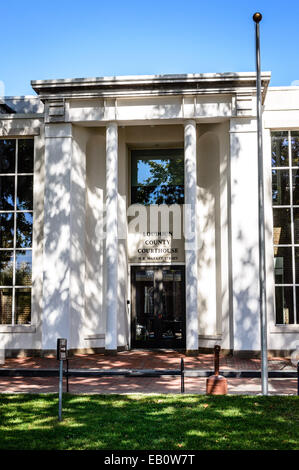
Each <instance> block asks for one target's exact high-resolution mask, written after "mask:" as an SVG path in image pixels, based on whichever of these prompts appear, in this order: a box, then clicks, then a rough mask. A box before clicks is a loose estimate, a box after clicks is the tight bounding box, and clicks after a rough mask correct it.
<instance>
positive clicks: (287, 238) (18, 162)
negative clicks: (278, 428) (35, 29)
mask: <svg viewBox="0 0 299 470" xmlns="http://www.w3.org/2000/svg"><path fill="white" fill-rule="evenodd" d="M270 76H271V74H270V73H269V72H263V73H262V100H263V144H264V152H263V163H264V184H265V227H266V273H267V274H266V289H267V318H268V322H267V325H268V326H267V328H268V332H267V337H268V349H269V351H271V352H272V353H276V354H283V353H285V354H288V353H289V352H291V351H292V350H294V349H295V347H296V342H297V341H299V178H298V175H299V173H298V171H299V87H270V86H269V82H270ZM32 88H33V90H34V92H35V95H32V96H25V97H6V98H2V99H1V100H0V219H1V223H0V348H2V349H5V351H6V355H7V356H8V355H17V354H24V353H25V354H45V353H48V352H49V351H53V350H55V348H56V340H57V338H58V337H63V338H67V340H68V347H69V349H70V350H72V351H74V352H76V351H77V352H78V351H85V352H90V351H104V350H106V351H108V352H110V353H112V352H116V351H117V350H118V351H119V350H124V349H138V348H143V349H151V348H158V349H179V350H187V351H189V352H196V351H198V350H206V351H209V350H210V349H211V348H213V347H214V345H215V344H220V345H221V347H222V349H223V350H224V351H226V352H233V353H234V354H244V355H245V354H257V353H258V352H259V351H260V312H259V263H258V229H259V227H258V162H257V132H256V130H257V121H256V74H255V73H221V74H190V75H188V74H186V75H161V76H127V77H104V78H92V79H66V80H42V81H33V82H32Z"/></svg>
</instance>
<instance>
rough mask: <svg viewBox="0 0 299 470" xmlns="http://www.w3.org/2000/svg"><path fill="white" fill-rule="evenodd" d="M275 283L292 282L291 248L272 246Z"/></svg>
mask: <svg viewBox="0 0 299 470" xmlns="http://www.w3.org/2000/svg"><path fill="white" fill-rule="evenodd" d="M274 269H275V284H292V283H293V271H292V248H291V247H274Z"/></svg>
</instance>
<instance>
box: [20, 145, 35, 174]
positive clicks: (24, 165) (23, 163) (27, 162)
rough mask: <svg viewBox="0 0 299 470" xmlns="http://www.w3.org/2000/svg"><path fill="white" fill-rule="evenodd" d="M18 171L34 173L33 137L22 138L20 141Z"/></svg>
mask: <svg viewBox="0 0 299 470" xmlns="http://www.w3.org/2000/svg"><path fill="white" fill-rule="evenodd" d="M18 145H19V147H18V173H33V148H34V140H33V139H20V140H19V142H18Z"/></svg>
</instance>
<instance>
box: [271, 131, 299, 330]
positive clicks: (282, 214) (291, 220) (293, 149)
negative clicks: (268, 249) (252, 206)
mask: <svg viewBox="0 0 299 470" xmlns="http://www.w3.org/2000/svg"><path fill="white" fill-rule="evenodd" d="M271 140H272V205H273V225H274V227H273V244H274V272H275V306H276V324H278V325H287V324H298V323H299V131H283V132H273V133H272V139H271Z"/></svg>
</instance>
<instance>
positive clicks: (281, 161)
mask: <svg viewBox="0 0 299 470" xmlns="http://www.w3.org/2000/svg"><path fill="white" fill-rule="evenodd" d="M271 140H272V166H289V153H288V152H289V150H288V147H289V143H288V132H273V133H272V139H271Z"/></svg>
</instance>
